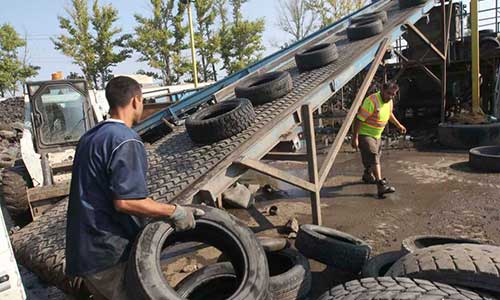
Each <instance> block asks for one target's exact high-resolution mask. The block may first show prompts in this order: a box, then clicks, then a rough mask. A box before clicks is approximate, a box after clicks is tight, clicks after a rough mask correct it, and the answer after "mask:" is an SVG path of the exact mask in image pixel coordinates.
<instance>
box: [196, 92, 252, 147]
mask: <svg viewBox="0 0 500 300" xmlns="http://www.w3.org/2000/svg"><path fill="white" fill-rule="evenodd" d="M254 120H255V111H254V110H253V106H252V103H251V102H250V101H249V100H248V99H241V98H236V99H232V100H227V101H223V102H220V103H217V104H215V105H211V106H208V107H205V108H203V109H202V110H200V111H198V112H196V113H194V114H192V115H191V116H190V117H189V118H188V119H187V120H186V130H187V132H188V134H189V137H190V138H191V139H192V140H193V141H194V142H196V143H201V144H208V143H213V142H217V141H220V140H223V139H227V138H230V137H232V136H234V135H237V134H238V133H240V132H242V131H243V130H245V129H247V128H248V127H249V126H250V125H252V123H253V122H254Z"/></svg>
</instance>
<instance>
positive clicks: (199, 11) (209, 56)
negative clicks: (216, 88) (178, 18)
mask: <svg viewBox="0 0 500 300" xmlns="http://www.w3.org/2000/svg"><path fill="white" fill-rule="evenodd" d="M215 4H216V3H215V0H197V1H196V2H195V4H194V7H195V10H196V32H195V44H196V48H197V50H198V55H199V56H200V60H201V62H200V67H199V68H198V69H199V73H200V76H201V77H202V78H203V81H209V80H211V79H213V80H215V81H217V70H216V67H215V66H216V64H218V63H219V59H218V58H217V57H216V53H217V51H218V49H219V47H220V36H219V35H218V34H217V33H216V32H214V31H215V28H214V27H215V20H216V17H217V10H216V8H215Z"/></svg>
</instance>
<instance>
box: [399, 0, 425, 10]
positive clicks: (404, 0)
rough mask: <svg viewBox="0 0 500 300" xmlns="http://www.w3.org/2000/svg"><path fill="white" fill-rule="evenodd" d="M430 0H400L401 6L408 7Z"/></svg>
mask: <svg viewBox="0 0 500 300" xmlns="http://www.w3.org/2000/svg"><path fill="white" fill-rule="evenodd" d="M427 1H428V0H399V8H408V7H412V6H417V5H422V4H425V3H427Z"/></svg>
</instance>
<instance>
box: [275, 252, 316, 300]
mask: <svg viewBox="0 0 500 300" xmlns="http://www.w3.org/2000/svg"><path fill="white" fill-rule="evenodd" d="M266 255H267V262H268V265H269V274H270V276H271V278H270V279H269V293H270V298H271V299H273V300H295V299H303V298H304V297H306V296H307V295H308V294H309V292H310V290H311V282H312V277H311V271H310V267H309V261H308V260H307V258H305V257H304V256H303V255H302V254H300V252H298V251H297V250H294V249H290V248H289V249H284V250H281V251H276V252H267V253H266Z"/></svg>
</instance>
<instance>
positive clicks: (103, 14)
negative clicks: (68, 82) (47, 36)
mask: <svg viewBox="0 0 500 300" xmlns="http://www.w3.org/2000/svg"><path fill="white" fill-rule="evenodd" d="M66 12H67V14H68V17H67V18H66V17H62V16H58V19H59V27H60V28H61V29H63V30H65V31H67V34H66V35H65V34H61V35H60V36H58V37H57V38H56V39H52V41H53V43H54V45H55V48H56V49H57V50H60V51H61V52H62V53H64V54H65V55H66V56H69V57H71V58H72V59H73V63H74V64H76V65H78V66H79V67H80V69H81V71H82V73H83V74H84V76H85V78H86V80H87V82H88V83H89V86H90V87H94V88H98V87H100V88H104V86H105V84H106V81H107V80H108V79H109V78H110V76H111V68H112V67H114V66H116V65H117V64H118V63H120V62H123V61H124V60H126V59H127V58H129V57H130V54H131V52H132V51H131V50H130V49H129V48H128V47H127V45H126V44H127V41H128V39H129V38H130V35H127V34H122V35H120V33H121V31H122V30H121V28H119V27H114V26H113V24H114V23H115V22H116V21H117V20H118V11H117V10H116V9H115V8H114V7H113V6H112V5H111V4H105V5H103V6H99V3H98V0H95V1H94V3H93V5H92V13H90V12H89V8H88V2H87V0H72V1H71V7H70V8H67V9H66Z"/></svg>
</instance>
